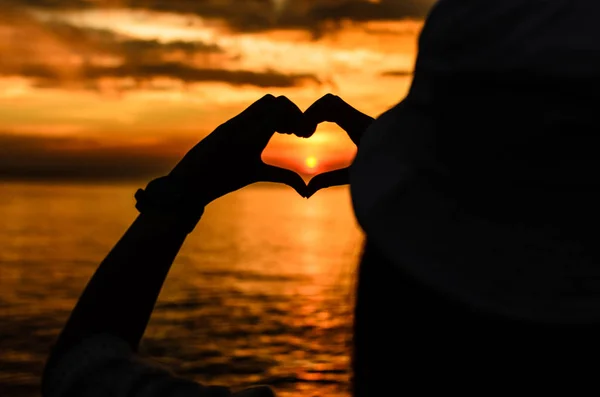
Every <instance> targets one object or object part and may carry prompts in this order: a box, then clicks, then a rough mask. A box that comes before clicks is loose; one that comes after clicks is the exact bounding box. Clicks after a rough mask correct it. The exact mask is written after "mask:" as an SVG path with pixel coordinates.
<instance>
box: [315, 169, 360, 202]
mask: <svg viewBox="0 0 600 397" xmlns="http://www.w3.org/2000/svg"><path fill="white" fill-rule="evenodd" d="M348 183H350V172H349V168H348V167H346V168H342V169H339V170H335V171H329V172H324V173H322V174H319V175H317V176H315V177H314V178H313V179H311V180H310V182H308V186H307V187H306V194H307V198H309V197H311V196H312V195H313V194H315V193H316V192H318V191H319V190H321V189H326V188H328V187H333V186H342V185H347V184H348Z"/></svg>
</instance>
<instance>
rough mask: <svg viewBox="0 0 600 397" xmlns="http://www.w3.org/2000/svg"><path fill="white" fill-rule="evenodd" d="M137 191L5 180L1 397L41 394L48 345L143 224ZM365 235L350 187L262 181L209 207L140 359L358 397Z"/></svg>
mask: <svg viewBox="0 0 600 397" xmlns="http://www.w3.org/2000/svg"><path fill="white" fill-rule="evenodd" d="M137 187H139V186H138V185H133V184H131V185H128V184H114V185H108V184H106V185H100V184H97V185H94V184H42V183H3V184H1V185H0V396H2V397H13V396H15V397H20V396H22V397H25V396H26V397H34V396H39V395H40V393H39V382H40V374H41V372H42V369H43V364H44V360H45V359H46V356H47V354H48V351H49V348H50V346H51V344H52V343H53V341H54V339H55V338H56V336H57V334H58V332H59V331H60V328H61V327H62V325H63V324H64V322H65V321H66V318H67V316H68V314H69V312H70V310H71V309H72V307H73V305H74V304H75V302H76V300H77V298H78V296H79V294H80V293H81V291H82V290H83V288H84V287H85V284H86V283H87V281H88V280H89V278H90V277H91V275H92V274H93V272H94V270H95V269H96V267H97V266H98V264H99V263H100V261H101V260H102V259H103V257H104V256H105V255H106V254H107V253H108V251H109V250H110V248H111V247H112V246H113V245H114V243H115V242H116V241H117V240H118V238H119V237H120V236H121V235H122V233H123V232H124V231H125V230H126V228H127V226H128V225H129V224H130V223H131V222H132V221H133V219H134V218H135V216H136V211H135V209H134V207H133V204H134V201H133V193H134V192H135V190H136V188H137ZM362 238H363V236H362V234H361V232H360V230H359V228H358V226H357V225H356V222H355V219H354V217H353V214H352V210H351V204H350V197H349V192H348V190H347V189H346V188H335V189H329V190H326V191H322V192H319V193H318V194H317V195H316V196H314V197H313V198H311V199H310V200H305V199H302V198H300V197H298V196H297V195H296V193H295V192H294V191H293V190H292V189H288V188H286V187H278V186H273V185H256V186H251V187H248V188H246V189H243V190H241V191H239V192H236V193H234V194H231V195H229V196H227V197H224V198H222V199H220V200H218V201H217V202H215V203H213V204H211V205H210V206H209V207H208V208H207V210H206V213H205V215H204V217H203V219H202V220H201V222H200V224H199V225H198V227H197V229H196V230H195V231H194V233H193V234H192V235H190V236H189V237H188V239H187V241H186V243H185V245H184V247H183V249H182V251H181V252H180V254H179V256H178V257H177V259H176V261H175V264H174V266H173V268H172V270H171V273H170V274H169V278H168V279H167V281H166V283H165V286H164V288H163V291H162V293H161V296H160V298H159V302H158V304H157V307H156V310H155V312H154V314H153V316H152V319H151V322H150V325H149V327H148V329H147V331H146V334H145V337H144V339H143V342H142V348H141V351H142V352H143V353H144V354H145V355H147V356H150V357H152V358H153V359H155V360H156V361H159V362H160V363H163V364H164V365H166V366H168V367H170V368H171V369H172V370H173V371H175V372H176V373H178V374H180V375H183V376H186V377H189V378H192V379H195V380H197V381H199V382H203V383H212V384H224V385H228V386H231V387H235V388H237V387H241V386H246V385H252V384H270V385H272V386H273V387H274V389H275V390H276V391H277V393H278V395H280V396H302V397H307V396H314V395H322V396H332V397H335V396H347V395H348V394H349V393H348V386H349V345H350V337H351V334H350V327H351V311H352V306H353V303H354V301H353V289H354V281H355V271H356V263H357V258H358V256H359V254H360V251H361V246H362Z"/></svg>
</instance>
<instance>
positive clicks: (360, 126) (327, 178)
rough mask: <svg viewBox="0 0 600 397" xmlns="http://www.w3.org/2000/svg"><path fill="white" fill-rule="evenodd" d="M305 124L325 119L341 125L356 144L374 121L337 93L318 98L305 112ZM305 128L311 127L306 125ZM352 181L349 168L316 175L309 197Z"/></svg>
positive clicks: (308, 192) (311, 124) (309, 124)
mask: <svg viewBox="0 0 600 397" xmlns="http://www.w3.org/2000/svg"><path fill="white" fill-rule="evenodd" d="M304 118H305V121H304V122H305V125H307V126H313V125H317V124H319V123H322V122H324V121H329V122H332V123H336V124H337V125H339V126H340V127H341V128H342V129H343V130H344V131H346V133H347V134H348V136H349V137H350V139H352V142H354V144H355V145H356V146H358V145H359V144H360V140H361V138H362V135H363V133H364V132H365V130H366V129H367V128H368V127H369V125H371V123H372V122H373V120H374V119H373V117H370V116H367V115H366V114H364V113H361V112H359V111H358V110H356V109H354V108H353V107H352V106H350V105H349V104H347V103H346V102H344V100H343V99H342V98H340V97H338V96H336V95H332V94H327V95H325V96H324V97H322V98H321V99H319V100H317V101H316V102H315V103H314V104H312V105H311V106H310V107H309V108H308V109H306V111H305V112H304ZM305 130H309V131H310V128H308V127H305ZM349 181H350V175H349V168H348V167H346V168H343V169H339V170H335V171H329V172H325V173H322V174H319V175H317V176H315V177H314V178H313V179H311V180H310V182H309V183H308V186H307V188H306V194H307V198H308V197H310V196H312V195H313V194H315V193H316V192H318V191H319V190H321V189H325V188H328V187H332V186H341V185H346V184H348V183H349Z"/></svg>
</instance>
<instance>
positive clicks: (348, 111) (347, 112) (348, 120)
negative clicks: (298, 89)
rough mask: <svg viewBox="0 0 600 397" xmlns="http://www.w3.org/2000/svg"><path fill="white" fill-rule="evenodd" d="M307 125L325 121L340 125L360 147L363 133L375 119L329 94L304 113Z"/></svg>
mask: <svg viewBox="0 0 600 397" xmlns="http://www.w3.org/2000/svg"><path fill="white" fill-rule="evenodd" d="M304 117H305V118H306V123H308V124H309V125H310V124H314V123H316V124H319V123H322V122H325V121H328V122H332V123H336V124H337V125H339V126H340V127H341V128H342V129H343V130H344V131H346V133H347V134H348V136H349V137H350V139H352V141H353V142H354V143H355V144H356V145H357V146H358V144H359V142H360V139H361V137H362V133H363V132H364V131H365V130H366V129H367V128H368V127H369V125H370V124H371V123H372V122H373V120H374V119H373V118H372V117H370V116H367V115H366V114H364V113H362V112H360V111H358V110H356V109H355V108H353V107H352V106H350V105H349V104H348V103H346V102H345V101H344V100H343V99H342V98H340V97H339V96H337V95H333V94H327V95H325V96H323V97H322V98H320V99H318V100H317V101H316V102H315V103H313V104H312V105H311V106H310V107H309V108H308V109H306V111H305V112H304Z"/></svg>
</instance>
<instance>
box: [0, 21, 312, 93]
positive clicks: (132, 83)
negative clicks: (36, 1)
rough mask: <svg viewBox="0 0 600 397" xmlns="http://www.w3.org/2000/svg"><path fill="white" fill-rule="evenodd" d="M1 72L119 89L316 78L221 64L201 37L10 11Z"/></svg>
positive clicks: (45, 82)
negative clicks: (163, 35) (147, 33)
mask: <svg viewBox="0 0 600 397" xmlns="http://www.w3.org/2000/svg"><path fill="white" fill-rule="evenodd" d="M15 17H16V18H15ZM0 42H1V43H2V44H0V58H2V62H0V75H4V76H23V77H27V78H30V79H33V80H34V82H35V85H36V86H37V87H75V88H89V89H95V90H100V89H101V88H102V87H104V88H107V85H108V86H110V89H111V90H116V91H122V90H127V89H136V88H139V87H140V86H145V87H148V86H149V85H150V86H151V84H150V83H152V82H153V80H155V79H157V78H163V79H170V80H174V81H178V82H180V83H185V84H190V83H199V82H223V83H227V84H231V85H235V86H242V85H252V86H256V87H261V88H268V87H279V88H286V87H294V86H298V85H301V84H304V83H306V82H311V83H314V84H320V82H319V80H318V79H317V78H316V77H315V76H314V75H310V74H284V73H280V72H277V71H273V70H266V71H248V70H230V69H223V68H221V67H220V65H221V62H224V61H226V60H227V57H229V55H227V54H225V52H224V51H223V49H222V48H220V47H218V46H217V45H214V44H211V43H203V42H186V41H174V42H166V43H163V42H159V41H158V40H141V39H132V38H130V37H126V36H122V35H118V34H116V33H114V32H111V31H108V30H102V29H93V28H82V27H78V26H73V25H69V24H67V23H64V22H52V21H49V22H43V21H38V20H36V19H35V18H32V17H31V16H29V15H28V14H27V13H17V12H13V17H12V18H4V19H3V20H0Z"/></svg>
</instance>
